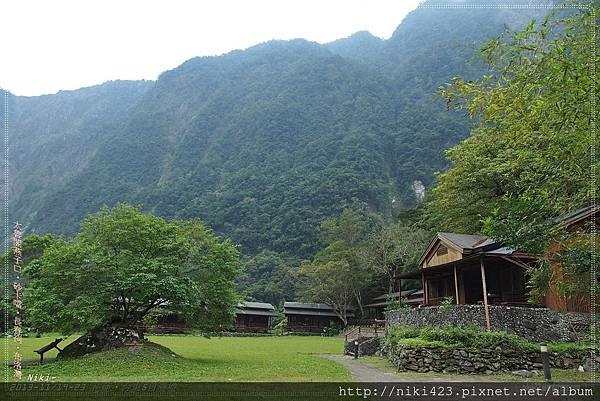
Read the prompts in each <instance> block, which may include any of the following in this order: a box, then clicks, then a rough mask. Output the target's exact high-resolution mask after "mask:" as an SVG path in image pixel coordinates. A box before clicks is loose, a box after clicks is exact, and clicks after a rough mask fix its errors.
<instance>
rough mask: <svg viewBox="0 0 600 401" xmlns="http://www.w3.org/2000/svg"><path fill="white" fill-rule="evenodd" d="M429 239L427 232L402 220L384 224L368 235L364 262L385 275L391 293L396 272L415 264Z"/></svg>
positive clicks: (413, 266)
mask: <svg viewBox="0 0 600 401" xmlns="http://www.w3.org/2000/svg"><path fill="white" fill-rule="evenodd" d="M430 239H431V234H430V233H429V232H428V231H426V230H424V229H422V228H418V227H415V226H411V225H407V224H404V223H402V222H398V223H394V224H390V225H385V226H383V227H381V228H380V229H378V230H376V231H374V232H373V233H372V234H371V235H370V236H369V237H368V239H367V241H366V247H365V253H364V260H365V263H366V264H367V265H368V266H369V267H370V268H371V269H373V271H374V273H375V274H376V275H377V276H383V277H385V279H386V281H387V283H388V294H391V293H392V292H393V291H394V281H395V278H394V277H395V275H396V273H400V272H404V271H408V270H410V269H412V268H416V267H417V261H418V259H419V256H420V255H421V253H422V252H423V251H424V250H425V248H426V247H427V243H428V242H429V240H430Z"/></svg>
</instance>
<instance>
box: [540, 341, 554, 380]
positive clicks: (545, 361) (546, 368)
mask: <svg viewBox="0 0 600 401" xmlns="http://www.w3.org/2000/svg"><path fill="white" fill-rule="evenodd" d="M540 352H541V353H542V364H543V365H544V379H546V381H550V379H552V375H551V374H550V358H549V356H548V344H546V342H543V343H541V344H540Z"/></svg>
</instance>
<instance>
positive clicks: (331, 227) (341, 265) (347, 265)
mask: <svg viewBox="0 0 600 401" xmlns="http://www.w3.org/2000/svg"><path fill="white" fill-rule="evenodd" d="M371 225H372V222H371V221H370V219H368V218H367V217H366V216H364V215H362V214H360V213H358V212H356V211H354V210H352V209H344V210H343V211H342V213H340V215H339V216H337V217H334V218H330V219H326V220H324V221H323V222H321V225H320V230H319V238H320V239H321V242H322V243H323V245H324V248H323V249H322V250H321V251H319V252H318V253H317V254H316V255H315V257H314V258H313V259H312V260H311V261H309V262H306V263H304V264H302V265H301V266H300V270H299V277H300V283H299V292H300V294H301V296H302V297H303V298H304V299H306V300H309V301H315V302H323V303H326V304H328V305H330V306H331V307H333V308H334V309H337V310H338V313H339V316H340V319H341V320H342V321H343V322H344V324H345V323H346V322H347V318H346V310H347V308H348V306H349V305H350V303H351V302H352V301H355V303H356V304H357V305H358V307H359V308H360V310H361V311H362V298H363V292H364V291H365V289H367V288H368V287H369V285H370V284H371V283H372V280H373V275H372V272H371V271H370V270H369V268H368V266H367V265H366V264H365V263H364V259H363V258H362V254H363V253H364V240H365V238H366V237H367V235H368V232H369V231H370V226H371Z"/></svg>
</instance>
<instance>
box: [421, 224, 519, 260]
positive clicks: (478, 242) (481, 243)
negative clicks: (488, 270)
mask: <svg viewBox="0 0 600 401" xmlns="http://www.w3.org/2000/svg"><path fill="white" fill-rule="evenodd" d="M438 242H442V243H445V244H446V245H449V246H451V247H452V248H454V249H456V250H457V251H459V252H460V253H461V254H463V255H470V254H474V253H488V252H494V253H499V254H504V255H510V254H512V253H513V252H514V251H513V250H512V249H510V248H506V247H502V246H501V245H500V244H499V243H498V242H496V240H494V239H492V238H488V237H485V236H483V235H478V234H459V233H447V232H439V233H437V234H436V235H435V237H433V239H432V240H431V242H430V243H429V245H428V246H427V249H426V250H425V252H423V254H422V255H421V257H420V258H419V263H418V264H419V265H422V264H423V261H424V260H425V259H426V258H427V256H428V255H429V254H430V253H431V251H432V250H433V248H434V247H435V245H436V244H437V243H438Z"/></svg>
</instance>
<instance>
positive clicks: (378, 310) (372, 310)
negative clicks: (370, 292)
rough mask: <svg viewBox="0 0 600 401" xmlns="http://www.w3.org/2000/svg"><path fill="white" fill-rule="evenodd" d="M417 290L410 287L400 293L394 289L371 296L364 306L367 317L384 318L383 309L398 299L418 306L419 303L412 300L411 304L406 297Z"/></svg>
mask: <svg viewBox="0 0 600 401" xmlns="http://www.w3.org/2000/svg"><path fill="white" fill-rule="evenodd" d="M417 291H420V290H417V289H412V290H404V291H402V293H400V291H396V292H392V293H391V294H387V293H386V294H382V295H379V296H377V297H375V298H373V299H372V300H371V303H368V304H366V305H365V306H364V308H365V309H366V310H367V313H368V315H369V317H371V318H374V319H383V318H385V309H386V308H387V307H388V306H390V305H392V304H393V303H394V302H398V301H399V300H400V299H402V300H404V301H406V302H407V303H408V304H409V305H410V306H413V307H416V306H418V305H419V303H415V302H413V303H412V304H411V303H409V302H408V297H409V296H410V295H412V294H413V293H415V292H417ZM417 298H418V297H417ZM413 299H414V298H413Z"/></svg>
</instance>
